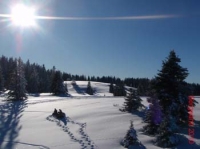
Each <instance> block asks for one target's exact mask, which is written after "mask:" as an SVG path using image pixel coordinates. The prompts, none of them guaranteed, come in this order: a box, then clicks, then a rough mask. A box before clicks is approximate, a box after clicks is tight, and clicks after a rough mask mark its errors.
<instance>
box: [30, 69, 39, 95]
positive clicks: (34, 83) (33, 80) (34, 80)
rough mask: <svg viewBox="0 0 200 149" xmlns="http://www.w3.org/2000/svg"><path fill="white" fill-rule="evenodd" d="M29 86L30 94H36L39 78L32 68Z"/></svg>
mask: <svg viewBox="0 0 200 149" xmlns="http://www.w3.org/2000/svg"><path fill="white" fill-rule="evenodd" d="M29 86H30V89H29V92H30V93H38V91H39V88H38V86H39V76H38V72H37V70H36V69H35V67H33V68H32V73H31V75H30V78H29Z"/></svg>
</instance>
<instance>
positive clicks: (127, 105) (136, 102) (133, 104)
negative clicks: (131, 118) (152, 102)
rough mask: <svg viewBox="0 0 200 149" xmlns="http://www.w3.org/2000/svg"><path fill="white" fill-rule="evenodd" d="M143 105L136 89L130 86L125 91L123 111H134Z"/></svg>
mask: <svg viewBox="0 0 200 149" xmlns="http://www.w3.org/2000/svg"><path fill="white" fill-rule="evenodd" d="M143 107H144V105H143V104H142V99H141V98H140V97H139V96H138V94H137V91H136V90H134V89H132V88H130V89H129V91H128V92H127V95H126V97H125V102H124V109H123V111H128V112H134V111H137V110H140V109H142V108H143Z"/></svg>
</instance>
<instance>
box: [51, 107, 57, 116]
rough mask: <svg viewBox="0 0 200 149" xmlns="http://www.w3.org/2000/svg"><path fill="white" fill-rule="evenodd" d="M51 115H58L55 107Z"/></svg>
mask: <svg viewBox="0 0 200 149" xmlns="http://www.w3.org/2000/svg"><path fill="white" fill-rule="evenodd" d="M52 115H53V116H56V117H57V116H58V111H57V110H56V108H55V109H54V111H53V114H52Z"/></svg>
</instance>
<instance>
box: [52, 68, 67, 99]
mask: <svg viewBox="0 0 200 149" xmlns="http://www.w3.org/2000/svg"><path fill="white" fill-rule="evenodd" d="M51 92H52V93H53V94H55V95H59V94H65V93H66V89H65V85H64V81H63V79H62V74H61V72H60V71H56V72H55V74H54V76H53V80H52V84H51Z"/></svg>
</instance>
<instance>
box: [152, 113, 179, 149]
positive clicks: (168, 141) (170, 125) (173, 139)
mask: <svg viewBox="0 0 200 149" xmlns="http://www.w3.org/2000/svg"><path fill="white" fill-rule="evenodd" d="M177 129H178V126H177V125H176V120H175V119H174V117H172V116H169V115H167V116H165V117H164V119H163V120H162V122H161V124H160V127H159V128H158V134H157V136H156V141H155V144H156V145H158V146H160V147H173V146H176V145H177V144H178V143H179V142H180V140H179V138H178V136H177V135H176V134H175V133H174V132H175V131H176V130H177Z"/></svg>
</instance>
